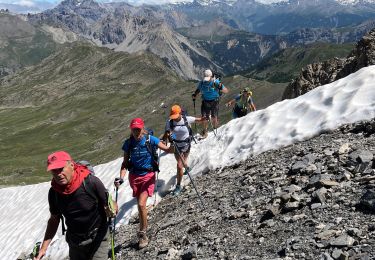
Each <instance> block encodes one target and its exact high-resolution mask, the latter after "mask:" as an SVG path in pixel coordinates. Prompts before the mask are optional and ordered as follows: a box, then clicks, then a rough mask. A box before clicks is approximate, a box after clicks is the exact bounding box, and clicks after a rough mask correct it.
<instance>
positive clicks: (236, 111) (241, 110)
mask: <svg viewBox="0 0 375 260" xmlns="http://www.w3.org/2000/svg"><path fill="white" fill-rule="evenodd" d="M247 112H248V111H247V109H246V108H240V107H238V106H237V105H235V106H234V109H233V113H234V114H235V115H236V117H235V118H238V117H243V116H246V115H247Z"/></svg>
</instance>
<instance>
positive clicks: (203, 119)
mask: <svg viewBox="0 0 375 260" xmlns="http://www.w3.org/2000/svg"><path fill="white" fill-rule="evenodd" d="M204 121H206V118H205V117H196V118H195V121H194V122H200V123H201V122H204Z"/></svg>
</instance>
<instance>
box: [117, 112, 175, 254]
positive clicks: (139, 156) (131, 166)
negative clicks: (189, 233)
mask: <svg viewBox="0 0 375 260" xmlns="http://www.w3.org/2000/svg"><path fill="white" fill-rule="evenodd" d="M144 125H145V124H144V122H143V120H142V119H141V118H134V119H133V120H132V121H131V122H130V130H131V135H130V138H128V139H126V140H125V142H124V144H123V146H122V150H123V151H124V160H123V162H122V164H121V169H120V178H116V179H115V185H116V187H118V186H119V185H121V184H122V183H123V182H124V178H125V175H126V170H128V171H129V183H130V187H131V188H132V190H133V197H136V198H137V203H138V214H139V233H138V238H139V248H140V249H141V248H144V247H146V246H147V245H148V242H149V239H148V237H147V234H146V232H147V208H146V205H147V198H148V197H152V195H153V193H154V187H155V171H158V165H157V162H156V161H155V159H154V155H153V152H152V151H153V148H154V147H155V146H157V147H158V148H160V149H161V150H163V151H166V152H173V147H167V146H166V145H165V144H163V143H162V142H160V140H159V139H158V138H157V137H155V136H152V135H149V134H148V133H147V131H146V130H145V129H144Z"/></svg>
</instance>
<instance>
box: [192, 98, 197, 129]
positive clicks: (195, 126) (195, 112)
mask: <svg viewBox="0 0 375 260" xmlns="http://www.w3.org/2000/svg"><path fill="white" fill-rule="evenodd" d="M193 105H194V116H197V111H196V110H195V99H193ZM194 128H195V133H197V122H194Z"/></svg>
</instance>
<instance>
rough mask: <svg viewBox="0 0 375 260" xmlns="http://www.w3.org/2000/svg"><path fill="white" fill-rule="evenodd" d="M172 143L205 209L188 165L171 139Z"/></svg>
mask: <svg viewBox="0 0 375 260" xmlns="http://www.w3.org/2000/svg"><path fill="white" fill-rule="evenodd" d="M172 143H173V146H174V149H175V151H176V152H177V155H178V157H180V159H181V161H182V165H183V166H184V167H185V172H186V173H187V175H188V176H189V178H190V181H191V183H192V184H193V187H194V189H195V192H196V193H197V195H198V198H199V200H200V201H201V204H202V207H203V209H205V206H204V202H203V200H202V197H201V195H200V194H199V192H198V190H197V187H196V186H195V183H194V181H193V178H191V175H190V169H189V167H188V166H187V165H186V163H185V160H184V159H183V158H182V156H181V153H180V151H179V150H178V148H177V145H176V143H175V142H174V141H173V140H172Z"/></svg>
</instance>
